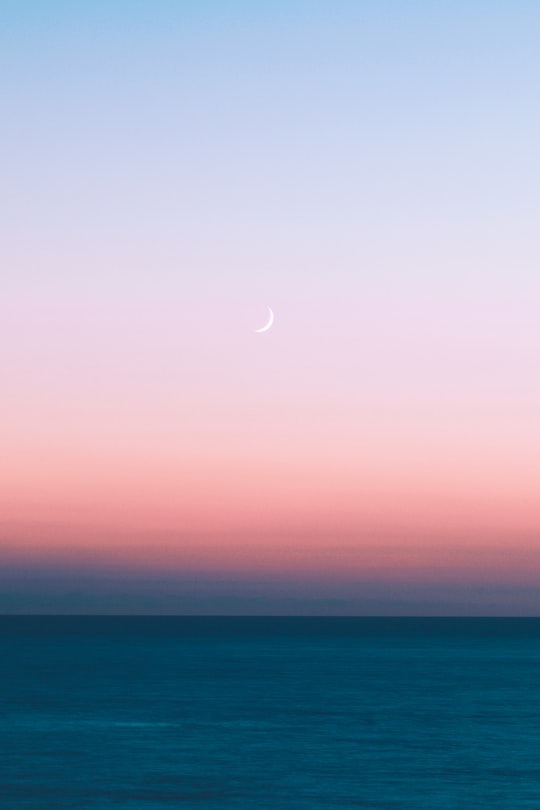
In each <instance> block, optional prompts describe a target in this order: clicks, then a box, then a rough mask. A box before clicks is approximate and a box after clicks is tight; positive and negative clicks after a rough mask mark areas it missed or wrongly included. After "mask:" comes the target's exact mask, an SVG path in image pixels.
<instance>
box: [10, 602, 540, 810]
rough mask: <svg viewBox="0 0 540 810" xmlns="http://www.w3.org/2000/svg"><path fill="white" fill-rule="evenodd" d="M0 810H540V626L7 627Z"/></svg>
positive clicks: (19, 620) (115, 620) (282, 621)
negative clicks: (469, 809) (348, 809)
mask: <svg viewBox="0 0 540 810" xmlns="http://www.w3.org/2000/svg"><path fill="white" fill-rule="evenodd" d="M0 645H1V661H0V689H1V692H0V697H1V703H2V705H1V720H0V748H1V752H2V759H1V764H0V769H1V770H0V807H2V808H5V809H6V810H16V809H18V808H25V810H26V809H28V810H30V808H31V809H32V810H33V809H34V808H36V810H38V809H39V810H42V809H43V810H45V809H46V810H68V809H69V810H86V808H88V809H89V810H90V808H91V809H92V810H113V809H114V810H120V808H122V810H165V809H166V808H167V810H168V809H169V808H172V807H177V808H186V810H191V808H193V810H195V808H196V809H197V810H201V808H216V810H218V809H219V810H233V809H234V810H239V809H240V808H242V809H243V808H254V810H255V809H256V810H281V808H291V810H292V809H293V808H310V810H319V808H320V810H323V809H324V810H330V809H331V808H363V810H409V809H410V810H443V808H444V809H445V810H447V809H448V810H450V809H451V810H463V809H464V808H474V810H478V809H479V808H486V810H496V808H507V810H520V808H531V809H532V808H534V810H538V808H540V619H448V618H445V619H443V618H440V619H439V618H433V619H416V618H414V619H413V618H400V619H383V618H380V619H377V618H210V617H205V618H203V617H190V618H187V617H99V618H95V617H41V618H38V617H2V618H0Z"/></svg>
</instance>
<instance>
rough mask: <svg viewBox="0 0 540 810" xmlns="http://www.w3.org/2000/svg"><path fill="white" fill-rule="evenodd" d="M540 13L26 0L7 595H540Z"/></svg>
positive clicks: (16, 71)
mask: <svg viewBox="0 0 540 810" xmlns="http://www.w3.org/2000/svg"><path fill="white" fill-rule="evenodd" d="M539 24H540V7H539V6H538V4H537V3H536V2H532V0H531V1H530V2H525V1H524V0H517V2H515V3H512V4H509V3H506V2H504V3H503V2H496V1H495V2H494V1H493V0H490V2H487V0H476V1H475V2H472V3H471V2H465V0H452V2H450V0H448V1H447V2H444V0H441V1H440V2H432V1H431V0H429V2H428V0H411V2H408V3H398V2H395V0H393V1H391V0H377V2H375V1H374V0H373V1H371V2H368V1H367V0H365V1H364V0H355V1H354V2H353V1H352V0H333V2H332V3H330V2H317V1H316V0H315V2H313V0H312V2H309V3H308V2H302V1H301V0H286V1H285V0H275V2H268V3H253V2H247V0H246V1H244V0H236V1H235V0H219V2H217V0H215V1H213V0H197V2H196V3H195V2H191V1H188V0H176V1H175V2H173V1H172V0H152V2H150V0H130V2H125V1H124V0H107V1H106V2H105V0H95V1H94V2H92V3H87V4H71V3H67V2H62V1H61V0H47V2H40V1H39V0H33V1H31V0H17V1H16V2H15V0H4V2H3V3H2V4H1V8H0V70H1V73H2V76H3V94H2V101H1V104H2V119H3V125H2V129H1V132H0V161H1V176H2V184H1V191H0V206H1V210H0V235H1V240H0V242H1V245H2V247H1V249H0V250H1V254H0V392H1V399H0V414H1V419H0V447H1V463H0V611H3V612H7V613H24V612H38V613H48V612H52V613H56V612H67V613H70V612H72V613H81V612H83V613H84V612H96V613H144V612H149V613H168V612H172V613H174V612H181V613H253V614H259V613H271V614H288V613H295V614H310V613H314V614H321V613H322V614H337V615H339V614H365V615H370V614H379V615H380V614H385V615H389V614H398V615H423V614H433V615H449V614H452V615H453V614H455V615H468V614H471V615H473V614H474V615H479V614H480V615H500V614H507V615H510V614H512V615H539V614H540V589H539V588H538V585H539V582H540V493H539V484H538V482H539V481H540V418H539V413H540V374H539V368H540V367H539V363H538V359H539V355H540V318H539V317H538V311H539V307H540V261H539V260H540V247H539V242H538V237H537V232H538V215H539V195H538V188H539V187H540V163H539V160H538V143H539V142H540V109H539V107H538V103H537V90H538V76H539V71H540V53H539V51H538V33H539ZM269 306H270V307H271V308H272V310H273V312H274V314H275V322H274V325H273V326H272V328H271V329H270V330H269V331H267V332H265V333H256V332H255V330H256V329H258V328H260V327H261V326H263V325H264V324H265V322H266V320H267V316H268V307H269Z"/></svg>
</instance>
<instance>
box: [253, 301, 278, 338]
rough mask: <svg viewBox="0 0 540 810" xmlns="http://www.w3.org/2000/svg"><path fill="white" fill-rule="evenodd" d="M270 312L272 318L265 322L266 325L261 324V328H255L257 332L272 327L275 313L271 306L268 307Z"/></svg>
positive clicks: (265, 330) (266, 330)
mask: <svg viewBox="0 0 540 810" xmlns="http://www.w3.org/2000/svg"><path fill="white" fill-rule="evenodd" d="M268 312H269V313H270V318H269V319H268V323H267V324H265V325H264V326H261V328H260V329H255V331H256V332H268V330H269V329H270V327H271V326H272V324H273V323H274V313H273V312H272V310H271V309H270V307H268Z"/></svg>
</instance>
